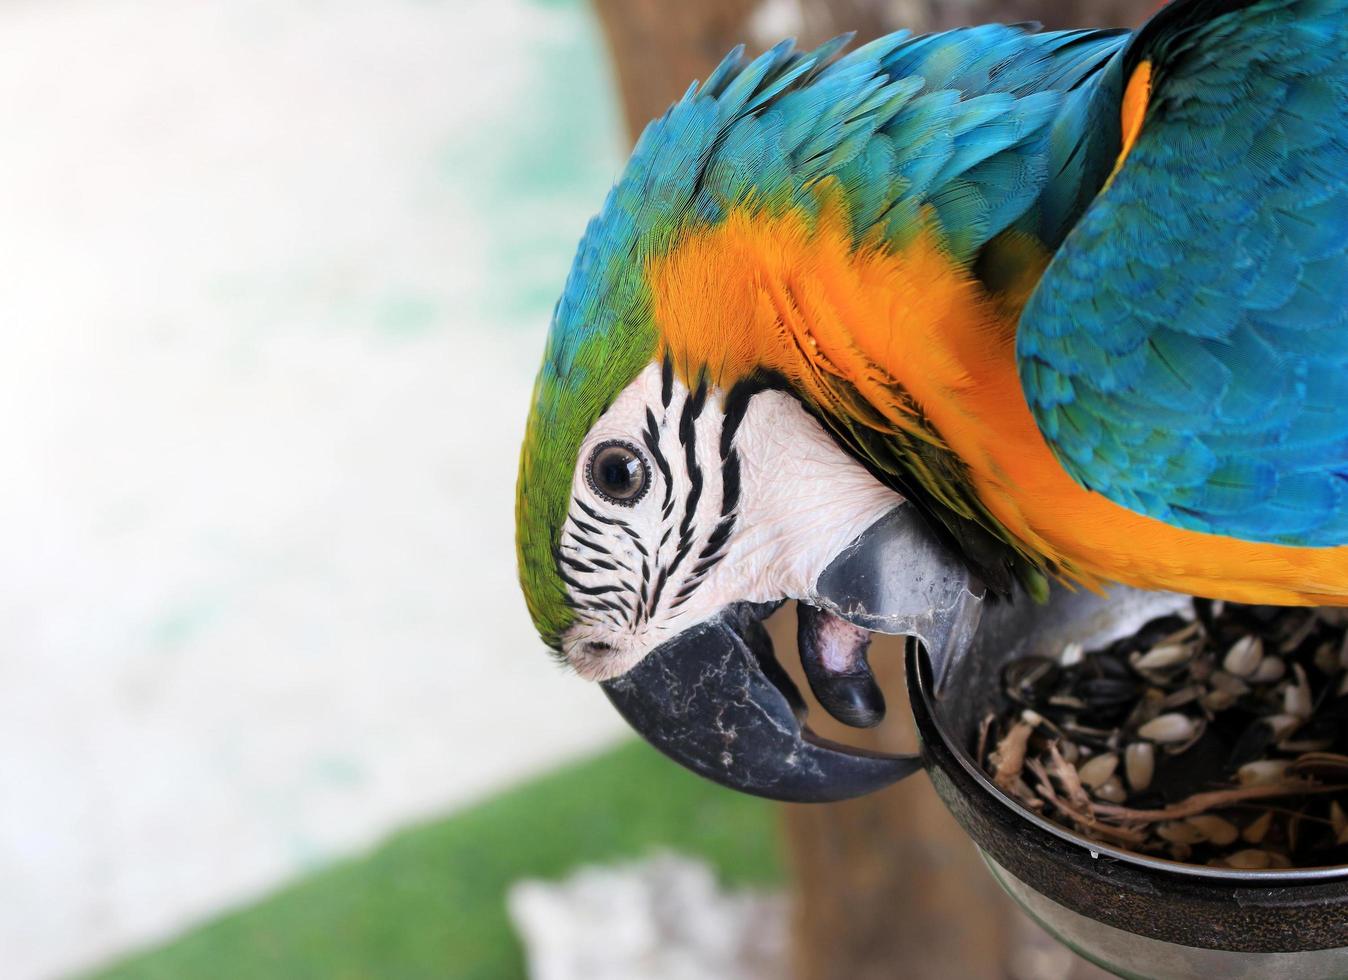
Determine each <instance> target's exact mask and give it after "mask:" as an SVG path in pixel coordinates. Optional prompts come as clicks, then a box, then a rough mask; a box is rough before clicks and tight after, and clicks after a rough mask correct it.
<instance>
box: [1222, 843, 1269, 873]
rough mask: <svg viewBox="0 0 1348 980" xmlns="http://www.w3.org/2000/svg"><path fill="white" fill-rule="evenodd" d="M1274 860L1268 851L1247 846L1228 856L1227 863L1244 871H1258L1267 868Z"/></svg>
mask: <svg viewBox="0 0 1348 980" xmlns="http://www.w3.org/2000/svg"><path fill="white" fill-rule="evenodd" d="M1272 861H1273V859H1272V858H1271V857H1270V856H1269V852H1268V851H1260V850H1258V849H1256V848H1247V849H1245V850H1243V851H1236V853H1235V854H1228V855H1227V856H1226V863H1227V865H1228V866H1229V867H1232V868H1238V869H1240V870H1242V871H1258V870H1260V869H1262V868H1267V867H1268V866H1269V865H1270V864H1271V863H1272Z"/></svg>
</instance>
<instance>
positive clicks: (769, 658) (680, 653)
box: [603, 504, 983, 803]
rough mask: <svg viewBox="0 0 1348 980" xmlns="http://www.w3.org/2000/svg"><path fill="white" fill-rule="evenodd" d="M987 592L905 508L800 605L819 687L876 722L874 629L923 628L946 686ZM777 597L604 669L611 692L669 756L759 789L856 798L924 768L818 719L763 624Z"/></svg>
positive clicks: (806, 654) (852, 720)
mask: <svg viewBox="0 0 1348 980" xmlns="http://www.w3.org/2000/svg"><path fill="white" fill-rule="evenodd" d="M982 592H983V590H982V586H981V585H980V584H979V583H978V582H977V581H976V580H975V579H974V578H973V577H972V576H971V574H970V573H969V572H968V570H967V569H966V568H965V566H964V565H963V563H961V562H960V561H959V560H958V559H957V558H956V557H955V556H954V555H951V554H950V553H949V550H948V549H947V548H945V547H944V545H942V544H941V542H940V541H939V540H938V539H937V538H936V537H935V535H934V534H932V532H931V531H930V529H929V528H928V527H927V526H926V523H925V522H924V521H923V519H922V518H921V517H920V516H919V515H918V514H917V512H916V509H915V508H914V507H912V506H911V505H909V504H903V505H900V506H898V507H896V508H895V509H894V510H892V511H890V512H889V513H888V514H886V515H885V516H884V517H883V518H881V519H880V520H879V521H877V522H876V523H875V524H873V525H871V527H870V528H868V529H867V530H866V531H865V532H864V533H862V534H861V536H860V537H858V538H857V539H856V540H855V541H854V542H852V544H850V545H849V546H848V547H847V548H845V549H843V551H842V552H841V553H839V554H838V555H837V556H836V557H835V558H834V559H833V561H832V562H831V563H830V564H829V566H828V567H827V568H826V569H825V570H824V571H823V572H822V573H821V574H820V576H819V578H818V580H817V582H816V584H815V589H814V593H813V594H812V595H810V596H809V597H807V599H806V601H805V602H802V603H801V605H800V607H799V635H800V648H801V661H802V664H803V666H804V668H805V673H806V677H807V678H808V679H809V681H810V686H811V689H812V690H813V691H814V692H815V694H816V696H817V697H818V699H819V701H820V703H821V704H822V705H823V706H824V707H825V708H826V709H827V710H828V711H829V712H830V714H833V715H834V716H835V717H837V718H839V719H840V720H842V721H845V722H847V723H848V724H852V725H871V724H875V723H876V722H878V721H879V720H880V717H881V716H882V715H883V713H884V699H883V697H882V696H881V694H880V691H879V688H878V687H876V685H875V682H874V680H873V679H872V678H871V676H870V667H869V665H868V664H867V662H866V648H867V646H868V644H869V632H868V631H874V632H880V633H893V634H903V635H908V636H915V637H917V638H918V639H920V640H921V641H922V642H923V644H924V645H925V646H926V649H927V651H928V655H929V656H930V658H931V660H932V665H933V676H934V677H936V678H937V679H938V685H939V679H940V678H941V677H942V676H943V674H944V672H945V666H946V665H947V664H948V663H949V662H950V660H951V659H953V658H954V657H957V656H958V655H959V653H960V652H961V651H962V650H963V649H964V648H966V647H968V646H969V643H970V641H971V640H972V638H973V635H974V632H975V630H976V629H977V626H978V619H979V615H980V613H981V598H982ZM774 608H775V605H772V604H768V605H754V604H750V603H738V604H735V605H732V606H729V607H727V608H726V609H724V610H722V611H721V613H720V614H718V615H717V616H716V617H714V618H713V619H711V620H708V621H706V622H704V623H701V624H699V625H697V626H694V627H692V628H691V629H689V630H687V631H685V632H684V633H682V634H680V635H679V636H676V637H674V638H673V639H672V640H669V641H667V642H665V643H663V644H661V645H660V646H659V647H657V648H656V649H655V650H653V651H652V652H651V653H650V654H648V655H647V656H646V657H645V658H644V659H643V660H642V661H641V662H640V663H638V664H637V665H636V666H635V667H634V668H632V670H630V671H628V672H627V673H626V674H624V675H623V676H621V677H618V678H616V679H614V680H610V681H605V682H603V688H604V691H605V693H606V694H607V695H608V697H609V700H610V701H612V702H613V704H614V705H615V706H616V707H617V709H618V711H619V713H620V714H622V716H623V717H624V718H626V719H627V721H628V723H629V724H631V726H632V727H633V728H635V729H636V730H637V731H638V732H640V733H641V735H642V736H644V737H645V738H646V739H647V740H648V741H649V742H651V744H653V745H654V746H655V747H656V748H658V749H660V750H661V751H662V752H664V753H665V754H666V755H668V756H670V757H671V758H673V759H674V760H675V761H677V762H679V763H681V764H683V765H684V766H687V767H688V768H689V769H691V770H693V771H694V772H696V773H699V774H700V775H703V776H706V777H708V778H710V779H713V780H715V781H716V782H718V783H721V784H723V785H725V786H729V787H731V788H733V789H738V790H743V791H744V792H747V793H753V794H755V795H757V796H766V797H769V798H771V799H776V800H787V801H791V802H802V803H806V802H831V801H834V800H844V799H849V798H851V797H854V796H861V795H863V794H865V793H870V792H872V791H874V790H877V789H880V788H882V787H884V786H888V785H889V784H891V783H894V782H897V781H898V780H900V779H902V778H904V777H905V776H908V775H910V774H912V773H913V772H915V771H917V770H918V769H920V768H921V761H920V759H919V758H918V757H917V756H906V755H884V754H880V753H874V752H866V751H864V750H861V749H856V748H851V747H849V746H845V745H840V744H838V743H836V742H830V741H828V740H826V739H823V738H820V737H819V736H817V735H815V734H814V733H813V732H812V731H810V729H809V727H808V726H807V725H806V723H805V716H806V710H805V705H804V701H803V700H802V699H801V697H800V693H799V691H798V690H797V689H796V687H795V685H794V684H793V683H792V682H791V679H790V678H789V677H788V676H787V674H786V672H785V671H784V670H783V669H782V666H781V665H780V664H779V663H778V662H777V660H776V659H775V658H774V657H773V653H772V642H771V640H769V638H768V635H767V631H766V630H764V628H763V626H762V622H761V620H762V619H763V618H764V617H765V616H766V615H767V614H768V613H770V612H771V611H772V610H773V609H774Z"/></svg>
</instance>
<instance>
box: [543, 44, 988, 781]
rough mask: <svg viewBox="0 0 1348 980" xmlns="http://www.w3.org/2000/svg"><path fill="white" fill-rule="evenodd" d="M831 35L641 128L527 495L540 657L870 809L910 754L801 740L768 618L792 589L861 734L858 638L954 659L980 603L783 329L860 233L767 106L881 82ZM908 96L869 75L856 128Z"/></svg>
mask: <svg viewBox="0 0 1348 980" xmlns="http://www.w3.org/2000/svg"><path fill="white" fill-rule="evenodd" d="M843 41H845V39H839V41H838V42H833V43H832V44H830V45H827V46H825V48H824V49H821V50H819V51H816V52H814V53H811V54H808V55H802V54H798V53H795V52H794V51H793V50H792V48H791V46H790V45H789V44H784V45H779V46H778V47H777V48H774V49H773V50H771V51H769V52H767V53H766V54H764V55H763V56H761V57H760V58H758V59H756V60H755V61H753V62H752V63H750V64H748V65H747V66H746V65H743V63H742V61H741V58H740V52H738V51H736V52H733V53H732V55H731V56H730V57H729V58H727V59H726V61H725V62H723V63H722V65H721V67H720V68H718V69H717V70H716V72H714V73H713V75H712V76H711V77H710V78H709V79H708V80H707V82H706V83H705V84H704V85H703V86H702V87H701V88H700V89H699V88H698V87H697V86H694V87H693V88H692V89H690V91H689V93H688V94H687V95H686V96H685V97H684V98H683V99H682V100H681V101H680V102H678V103H676V104H675V105H674V106H673V107H671V109H670V110H669V111H668V112H667V113H666V114H665V116H664V117H663V118H661V119H659V120H657V121H655V122H653V123H652V124H651V125H650V126H649V127H648V128H647V129H646V131H645V133H644V134H643V135H642V137H641V139H640V141H639V142H638V144H637V147H636V149H635V151H634V153H633V155H632V158H631V161H630V162H629V164H628V166H627V168H626V170H625V172H624V173H623V174H622V176H621V177H620V179H619V180H618V182H617V184H616V185H615V186H614V188H613V190H612V191H611V192H610V194H609V196H608V198H607V200H606V201H605V203H604V206H603V209H602V210H601V212H600V213H599V215H598V216H597V217H596V218H594V219H593V220H592V221H591V223H590V225H589V227H588V229H587V231H586V233H585V236H584V238H583V240H582V242H581V245H580V248H579V251H578V254H577V256H576V259H575V261H574V264H573V267H572V269H571V272H570V275H569V277H568V279H567V282H566V285H565V288H564V290H563V294H562V297H561V299H560V301H559V302H558V304H557V306H556V309H555V311H554V314H553V319H552V323H551V328H550V331H549V335H548V339H547V346H546V349H545V354H544V359H543V364H542V368H541V370H540V372H539V375H538V378H537V381H536V384H535V388H534V393H533V401H532V406H531V410H530V413H529V418H528V423H527V428H526V436H525V441H524V446H523V451H522V455H521V464H520V471H519V480H518V487H517V547H518V553H519V566H520V578H521V583H522V586H523V591H524V595H525V599H526V602H527V605H528V607H529V610H530V613H531V615H532V617H533V620H534V623H535V625H536V627H537V629H538V631H539V633H540V635H541V636H542V638H543V640H544V642H545V643H546V644H547V645H548V646H550V647H551V648H552V649H553V651H554V652H555V653H556V655H557V656H558V658H559V659H560V660H562V661H563V662H564V663H565V664H567V665H569V666H570V667H571V668H573V669H574V670H575V671H576V672H577V673H578V674H580V675H581V676H582V677H584V678H587V679H590V680H595V681H599V682H601V683H602V684H603V685H604V688H605V691H606V693H607V694H608V695H609V697H610V699H611V700H612V701H613V702H614V704H615V705H616V706H617V708H618V710H619V711H620V712H621V713H622V714H623V715H624V716H625V717H626V718H627V719H628V720H629V722H631V723H632V724H633V726H634V727H636V728H637V729H638V730H639V731H640V732H641V733H642V734H643V735H644V736H645V737H646V738H647V739H648V740H650V741H651V742H652V743H654V744H655V745H656V746H657V747H659V748H660V749H662V750H663V751H665V752H666V753H667V754H669V755H671V756H672V757H674V758H675V759H676V760H677V761H679V762H681V763H683V764H685V765H687V766H689V767H690V768H692V769H694V770H695V771H697V772H699V773H701V774H703V775H705V776H708V777H710V778H713V779H716V780H717V781H719V782H722V783H724V784H727V785H730V786H733V787H736V788H739V789H744V790H748V791H750V792H754V793H758V794H760V795H766V796H771V797H775V798H779V799H793V800H828V799H839V798H844V797H847V796H852V795H858V794H860V793H864V792H868V791H870V790H872V789H875V788H877V787H878V786H880V785H884V784H886V783H889V782H892V781H894V780H895V779H897V778H900V777H901V776H903V775H906V774H907V773H909V772H911V771H913V769H914V768H915V765H916V764H915V763H914V762H913V761H912V760H910V759H907V758H897V757H884V756H876V755H871V754H866V753H861V752H859V751H854V750H850V749H847V748H846V747H844V746H840V745H836V744H833V743H828V742H825V741H824V740H822V739H820V738H818V737H817V736H815V735H814V734H813V733H811V732H810V731H809V729H808V728H807V727H805V726H804V724H803V714H804V711H803V707H802V702H801V699H800V697H799V694H798V692H797V691H796V690H795V688H794V687H793V686H792V684H791V681H790V680H789V679H788V678H787V677H786V675H785V673H784V672H783V671H782V669H781V667H780V665H779V664H777V662H776V661H775V660H774V659H773V655H772V650H771V644H770V642H769V641H768V639H767V635H766V632H765V631H764V629H763V627H762V625H761V620H762V619H763V618H764V617H765V616H766V615H767V614H768V613H769V612H771V611H772V610H773V609H775V608H776V607H777V606H779V605H780V604H781V603H782V602H783V601H784V600H787V599H795V600H798V622H799V630H798V632H799V637H800V647H801V656H802V662H803V665H804V667H805V671H806V674H807V676H808V678H809V680H810V683H811V686H812V688H813V690H814V691H815V692H816V694H817V696H818V697H819V700H820V702H821V704H823V705H824V707H825V708H826V709H828V710H829V711H830V712H831V713H832V714H834V715H835V716H837V717H839V718H840V719H841V720H844V721H846V722H849V723H851V724H854V725H870V724H874V723H876V722H877V721H878V720H879V718H880V716H881V715H882V713H883V710H884V705H883V698H882V696H881V695H880V692H879V690H878V688H876V686H875V684H874V681H873V680H872V679H871V676H870V672H869V668H868V666H867V663H866V649H867V644H868V639H869V635H870V632H871V631H880V632H887V633H896V634H909V635H917V636H920V637H921V638H922V639H924V640H925V641H926V643H927V644H928V647H929V648H931V647H939V646H943V645H945V644H948V643H951V642H956V641H957V640H958V639H959V638H960V637H962V636H964V635H966V634H967V633H968V632H969V631H971V630H972V628H973V625H974V623H975V622H976V618H977V608H978V596H979V594H980V587H979V586H978V585H977V581H976V579H973V578H972V577H971V575H970V573H969V572H968V571H967V569H966V566H965V564H964V562H963V561H961V560H960V558H958V557H956V556H955V554H954V553H953V551H952V550H951V549H949V548H948V547H947V546H946V544H945V543H944V541H943V540H942V539H941V538H939V537H938V535H937V533H936V532H935V531H933V530H932V529H931V528H930V527H929V525H928V522H927V521H926V520H925V519H924V517H923V516H922V513H921V508H919V507H918V506H916V505H915V504H914V503H913V502H912V501H910V500H909V499H907V497H906V495H904V494H901V493H900V492H898V490H896V488H895V486H894V485H893V483H892V481H888V482H886V481H882V480H881V479H878V478H877V476H876V475H875V472H874V470H875V467H873V466H871V465H868V462H867V460H866V459H865V458H864V455H860V456H859V454H857V453H856V452H854V451H852V450H851V449H849V443H848V440H847V439H846V438H842V437H840V434H839V427H838V424H837V421H836V419H837V418H838V416H839V414H840V412H839V410H838V408H837V405H836V404H835V405H829V404H826V403H825V402H826V399H824V398H822V397H821V396H820V394H819V389H818V386H817V385H812V384H811V382H810V378H809V372H810V371H813V370H819V369H820V366H821V364H822V363H823V355H821V354H820V353H819V351H818V350H817V345H815V344H814V342H813V341H812V340H811V341H810V342H808V343H806V344H805V345H803V347H802V345H801V344H799V343H798V341H797V339H794V335H792V334H790V332H789V331H786V330H784V329H783V328H782V326H781V320H782V317H783V316H785V315H789V314H788V313H784V312H783V309H782V304H785V306H787V307H790V306H791V305H792V304H793V303H795V304H803V303H807V302H808V301H809V292H810V290H811V288H812V287H811V283H810V281H809V275H810V272H809V270H810V269H812V268H815V267H821V268H822V267H826V266H827V264H828V263H829V261H830V260H831V254H832V253H831V252H830V249H832V250H834V251H838V250H841V252H847V251H850V250H851V249H852V247H853V245H854V242H853V240H852V236H851V233H850V232H849V231H847V230H846V227H845V226H846V223H847V216H846V209H845V207H844V206H843V204H841V203H839V202H840V196H839V195H840V191H839V189H838V182H837V180H836V179H833V178H832V177H830V175H829V174H827V173H824V172H822V171H820V170H819V169H818V167H819V165H818V164H817V163H816V165H815V170H814V171H812V170H811V166H810V164H809V162H808V159H809V154H810V153H811V152H814V153H815V154H824V153H825V152H826V148H816V149H815V150H814V151H810V149H809V147H804V148H802V154H804V155H803V156H800V159H801V163H800V164H799V165H798V166H794V167H792V166H789V165H788V164H789V162H790V161H791V160H792V159H793V156H792V154H791V153H790V152H783V150H782V145H781V144H782V140H783V138H784V134H783V132H782V130H783V127H786V126H789V125H790V123H791V120H792V119H793V118H794V114H795V113H807V114H809V113H811V112H812V111H813V110H812V109H811V104H810V103H802V104H799V105H795V106H792V105H790V104H789V102H788V104H787V106H786V108H787V109H788V110H790V111H787V112H778V113H777V114H776V116H773V115H771V114H762V113H758V114H756V110H758V109H761V107H763V106H764V105H766V104H769V103H775V104H777V105H778V106H780V105H781V104H782V102H783V101H785V100H790V99H792V98H794V97H796V96H795V95H793V93H797V94H798V93H801V92H802V91H804V92H805V94H807V95H809V96H810V98H811V99H814V100H819V99H824V100H827V99H829V98H831V94H830V91H829V90H828V87H827V84H826V83H827V82H828V81H829V79H830V78H833V79H837V78H838V77H839V76H840V75H841V76H842V79H841V82H840V84H843V83H846V84H844V85H843V87H845V88H849V89H853V90H854V89H855V84H854V83H855V79H853V78H848V77H847V72H848V71H849V70H851V71H853V72H854V73H856V72H863V73H864V72H866V71H869V72H870V73H871V74H875V70H874V62H873V61H867V53H866V49H865V48H863V49H861V51H859V52H857V53H855V54H853V55H852V56H850V57H849V58H847V59H843V60H841V61H838V62H836V63H835V64H834V65H833V66H832V67H831V68H829V69H828V72H827V73H826V74H823V75H821V72H822V70H823V69H822V67H821V66H823V65H824V64H825V63H826V62H828V61H829V59H830V58H831V57H832V55H833V54H834V53H835V52H836V50H837V48H838V47H839V46H840V44H841V43H842V42H843ZM889 43H891V44H892V43H894V42H893V41H892V40H891V41H890V42H889ZM868 66H869V67H868ZM807 81H813V82H814V84H813V85H811V86H809V88H808V89H803V88H802V86H804V85H805V83H806V82H807ZM914 88H915V87H914V86H913V85H912V84H909V83H908V82H898V83H891V84H886V83H885V82H884V79H883V77H882V76H881V77H880V78H878V79H877V80H876V81H875V83H874V84H869V85H865V86H863V87H862V95H861V101H862V102H864V103H865V105H864V106H861V107H860V110H861V111H853V112H852V113H851V118H853V119H863V120H864V118H865V113H866V112H883V111H884V106H885V105H886V104H893V102H894V100H898V99H907V98H910V97H911V96H912V94H913V91H914ZM820 89H822V91H820ZM852 109H853V110H858V107H857V106H853V107H852ZM845 111H846V110H845ZM843 135H844V136H845V133H844V134H843ZM837 136H838V134H836V133H835V134H834V138H835V139H836V138H837ZM783 161H787V163H784V162H783ZM830 243H832V244H830ZM783 256H787V257H788V258H783ZM783 262H785V263H786V265H783V264H782V263H783ZM802 270H804V271H802ZM820 274H822V273H820ZM802 277H804V278H802ZM792 289H794V290H796V293H797V294H796V295H794V296H791V295H787V296H783V295H782V294H783V292H784V291H785V292H787V293H790V291H791V290H792ZM805 348H815V349H808V350H807V349H805ZM824 369H825V370H826V369H827V368H824Z"/></svg>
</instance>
